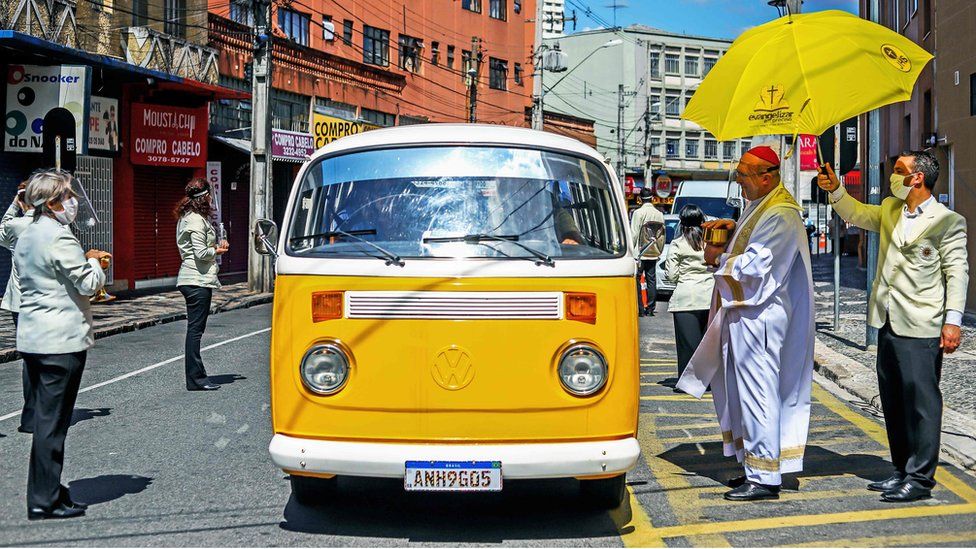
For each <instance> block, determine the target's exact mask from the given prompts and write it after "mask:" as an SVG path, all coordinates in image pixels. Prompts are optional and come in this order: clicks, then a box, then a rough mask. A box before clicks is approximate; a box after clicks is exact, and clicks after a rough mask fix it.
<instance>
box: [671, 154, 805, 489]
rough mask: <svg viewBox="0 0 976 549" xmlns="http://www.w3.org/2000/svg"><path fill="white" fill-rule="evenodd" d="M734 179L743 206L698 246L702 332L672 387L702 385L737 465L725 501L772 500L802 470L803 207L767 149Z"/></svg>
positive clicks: (746, 158) (698, 390) (742, 165)
mask: <svg viewBox="0 0 976 549" xmlns="http://www.w3.org/2000/svg"><path fill="white" fill-rule="evenodd" d="M736 181H737V182H738V183H739V185H740V186H741V187H742V195H743V197H745V199H746V200H747V201H748V205H747V206H746V208H745V210H744V211H743V212H742V215H741V217H740V219H739V221H738V223H736V222H733V221H731V220H718V221H713V222H710V223H706V224H705V225H703V227H706V228H709V227H711V228H726V229H729V232H730V233H731V234H732V236H731V238H730V240H729V241H728V243H727V244H726V245H723V246H715V245H706V248H705V262H706V263H708V264H709V265H712V266H714V267H715V275H714V276H715V295H714V297H713V301H712V309H711V315H710V319H709V326H708V330H707V331H706V333H705V336H704V338H703V340H702V342H701V345H700V346H699V347H698V350H697V351H696V352H695V354H694V355H693V356H692V358H691V362H690V363H689V365H688V368H687V369H686V370H685V372H684V374H683V375H682V376H681V379H680V380H679V381H678V385H677V386H678V388H679V389H682V390H684V391H685V392H687V393H689V394H692V395H694V396H696V397H699V398H700V397H701V395H702V394H703V393H704V392H705V390H706V387H708V386H709V385H711V389H712V395H713V400H714V403H715V409H716V412H717V414H718V420H719V425H720V426H721V429H722V442H723V449H724V453H725V455H726V456H735V457H736V459H737V460H738V461H739V462H740V463H743V465H744V467H745V475H744V477H739V478H737V479H732V481H731V482H730V483H729V484H730V486H731V487H732V488H733V489H732V490H730V491H729V492H726V493H725V498H726V499H729V500H733V501H752V500H758V499H777V498H778V497H779V487H780V485H781V484H782V475H783V474H784V473H795V472H798V471H800V470H802V468H803V451H804V447H805V445H806V440H807V430H808V427H809V422H810V388H811V383H812V381H813V346H814V326H815V325H814V309H813V307H814V301H813V278H812V276H811V271H810V251H809V246H808V244H807V235H806V230H805V228H804V226H803V219H802V214H801V210H802V208H801V207H800V206H799V205H798V204H797V203H796V201H795V200H794V199H793V197H792V196H791V195H790V193H789V192H788V191H787V190H786V189H785V188H784V187H783V185H782V183H781V182H780V174H779V158H778V157H777V155H776V153H775V152H774V151H773V150H772V149H770V148H769V147H754V148H753V149H751V150H749V152H747V153H745V154H744V155H743V156H742V160H741V161H740V162H739V165H738V168H737V170H736Z"/></svg>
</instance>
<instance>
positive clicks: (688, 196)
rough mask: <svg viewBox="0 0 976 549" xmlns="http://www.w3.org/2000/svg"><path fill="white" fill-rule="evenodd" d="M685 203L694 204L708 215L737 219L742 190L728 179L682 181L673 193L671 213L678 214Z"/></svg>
mask: <svg viewBox="0 0 976 549" xmlns="http://www.w3.org/2000/svg"><path fill="white" fill-rule="evenodd" d="M687 204H696V205H697V206H698V207H699V208H701V209H702V211H703V212H704V213H705V215H706V216H708V217H713V218H717V219H738V217H739V212H740V211H741V210H742V191H741V188H740V187H739V185H738V184H736V183H735V182H729V181H696V180H688V181H682V182H681V183H679V184H678V192H677V193H675V195H674V205H673V206H672V207H671V213H673V214H675V215H678V214H680V213H681V208H683V207H685V205H687Z"/></svg>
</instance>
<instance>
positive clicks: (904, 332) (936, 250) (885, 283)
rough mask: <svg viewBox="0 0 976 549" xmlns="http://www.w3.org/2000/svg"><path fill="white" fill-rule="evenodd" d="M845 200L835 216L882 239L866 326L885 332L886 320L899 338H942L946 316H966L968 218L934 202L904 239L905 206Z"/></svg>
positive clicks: (847, 197)
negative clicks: (950, 312) (951, 313)
mask: <svg viewBox="0 0 976 549" xmlns="http://www.w3.org/2000/svg"><path fill="white" fill-rule="evenodd" d="M835 192H836V191H835ZM842 194H843V196H841V197H840V198H839V199H837V201H836V202H833V207H834V210H835V211H836V212H837V214H838V215H840V216H841V217H842V218H844V219H845V220H846V221H848V222H849V223H853V224H854V225H856V226H858V227H860V228H862V229H866V230H869V231H874V232H877V233H879V234H880V237H881V239H880V240H881V242H880V246H879V249H878V271H877V274H876V276H875V279H874V287H873V288H872V290H871V299H870V302H869V304H868V324H870V325H871V326H873V327H875V328H881V327H882V326H884V323H885V320H888V321H889V322H890V323H891V329H892V330H893V331H894V332H895V334H897V335H900V336H905V337H939V336H940V335H941V334H942V325H943V324H944V322H945V313H946V310H947V309H952V310H955V311H960V312H962V311H965V310H966V291H967V287H968V285H969V263H968V257H967V252H966V220H965V218H963V217H962V216H961V215H959V214H957V213H956V212H953V211H952V210H950V209H948V208H946V207H945V206H943V205H942V204H939V203H938V202H935V201H933V202H932V203H931V205H929V206H928V207H927V208H925V209H924V210H923V211H922V213H921V214H920V217H919V219H918V220H916V221H915V225H914V227H912V232H911V233H910V234H909V235H908V236H907V238H906V237H905V236H904V235H903V234H902V233H903V231H902V227H901V223H902V221H903V214H902V209H903V208H904V205H905V203H904V202H903V201H901V200H898V199H897V198H892V197H889V198H886V199H884V201H883V202H882V203H881V204H880V205H870V204H863V203H861V202H859V201H858V200H856V199H854V198H853V197H851V196H850V195H849V194H847V192H843V193H842Z"/></svg>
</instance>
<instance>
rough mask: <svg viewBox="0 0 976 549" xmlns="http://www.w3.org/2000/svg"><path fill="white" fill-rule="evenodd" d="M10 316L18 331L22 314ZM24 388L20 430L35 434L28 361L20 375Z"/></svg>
mask: <svg viewBox="0 0 976 549" xmlns="http://www.w3.org/2000/svg"><path fill="white" fill-rule="evenodd" d="M10 316H12V317H13V319H14V329H15V330H16V329H17V321H18V320H20V314H18V313H15V312H11V313H10ZM20 376H21V378H22V384H23V387H24V409H23V410H21V412H20V430H21V431H27V432H28V433H31V432H34V389H33V388H32V387H31V382H30V375H29V374H28V373H27V361H26V360H25V361H24V367H23V368H22V371H21V373H20Z"/></svg>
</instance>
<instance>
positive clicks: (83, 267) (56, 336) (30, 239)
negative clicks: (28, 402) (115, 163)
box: [14, 170, 111, 520]
mask: <svg viewBox="0 0 976 549" xmlns="http://www.w3.org/2000/svg"><path fill="white" fill-rule="evenodd" d="M71 184H72V176H71V174H69V173H67V172H64V171H61V170H47V171H43V172H39V173H36V174H34V175H32V176H31V178H30V180H29V182H28V183H27V189H26V193H25V199H26V202H27V203H28V204H30V205H31V206H33V207H34V215H33V220H32V222H31V223H30V224H28V225H27V228H25V229H24V231H23V232H22V233H21V235H20V238H19V239H18V241H17V246H16V247H15V249H14V264H15V265H16V266H17V272H18V273H19V275H20V292H21V300H20V319H19V326H18V329H17V350H18V351H19V352H20V355H21V356H22V357H23V359H24V362H25V363H26V365H27V372H28V374H29V377H30V385H31V388H32V391H33V394H34V424H33V427H34V437H33V441H32V444H31V453H30V469H29V473H28V477H27V518H28V519H29V520H38V519H61V518H71V517H77V516H80V515H83V514H85V505H83V504H79V503H75V502H73V501H72V500H71V496H70V494H69V493H68V489H67V488H66V487H64V486H62V485H61V472H62V470H63V467H64V440H65V437H66V436H67V434H68V427H69V426H70V425H71V414H72V411H73V410H74V406H75V400H76V399H77V397H78V388H79V386H80V385H81V374H82V371H83V370H84V368H85V360H86V359H87V356H88V349H90V348H91V347H92V346H93V345H94V344H95V340H94V337H93V333H92V313H91V304H90V302H89V296H91V295H93V294H94V293H95V292H96V291H98V289H99V288H101V287H102V285H104V284H105V273H104V272H103V271H102V266H101V264H100V262H101V261H103V260H104V261H108V260H109V259H110V258H111V255H110V254H108V253H107V252H103V251H101V250H89V251H88V252H87V253H86V252H84V251H83V250H82V248H81V244H80V243H79V242H78V239H77V238H76V237H75V236H74V234H72V232H71V229H70V228H69V227H68V225H70V224H71V223H72V222H73V221H74V220H75V217H76V216H77V214H78V209H79V203H78V198H77V196H76V195H75V193H74V192H72V190H71Z"/></svg>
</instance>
